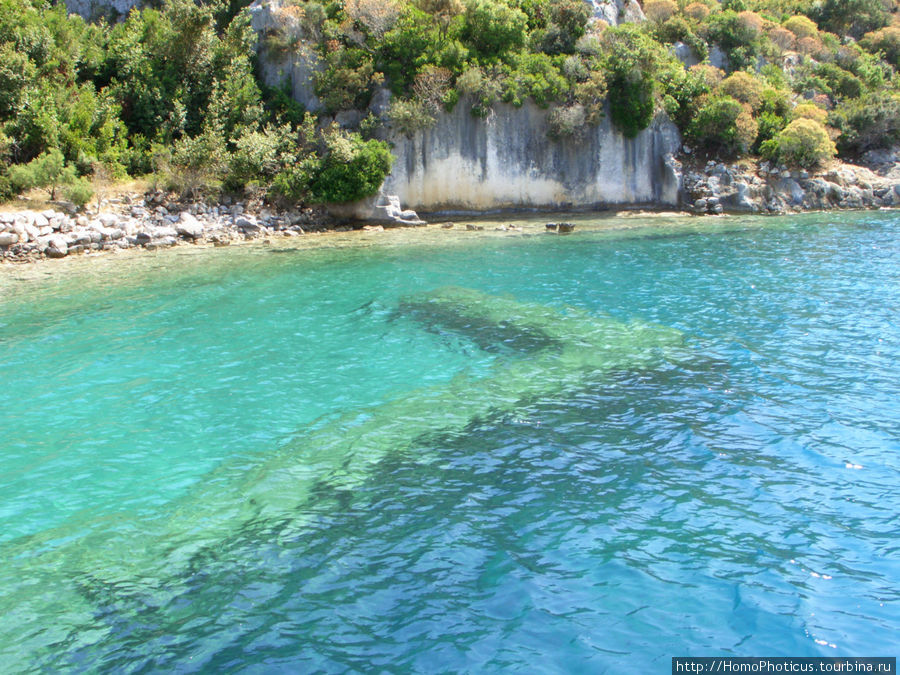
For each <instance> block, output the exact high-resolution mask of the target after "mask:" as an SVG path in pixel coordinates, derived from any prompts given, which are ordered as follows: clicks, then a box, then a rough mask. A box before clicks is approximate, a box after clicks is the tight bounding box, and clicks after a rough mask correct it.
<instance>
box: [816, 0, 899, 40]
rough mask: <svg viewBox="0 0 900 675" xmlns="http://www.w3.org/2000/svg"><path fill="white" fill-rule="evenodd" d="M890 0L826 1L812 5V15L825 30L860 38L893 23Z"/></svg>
mask: <svg viewBox="0 0 900 675" xmlns="http://www.w3.org/2000/svg"><path fill="white" fill-rule="evenodd" d="M892 6H893V2H890V0H824V2H822V3H821V4H819V5H811V14H812V17H813V18H814V19H815V20H816V22H817V23H818V24H819V26H821V27H822V28H823V29H824V30H827V31H830V32H832V33H836V34H837V35H851V36H853V37H855V38H859V37H860V36H862V35H863V33H868V32H869V31H873V30H878V29H879V28H883V27H884V26H887V25H888V24H889V23H890V22H891V14H890V10H891V8H892Z"/></svg>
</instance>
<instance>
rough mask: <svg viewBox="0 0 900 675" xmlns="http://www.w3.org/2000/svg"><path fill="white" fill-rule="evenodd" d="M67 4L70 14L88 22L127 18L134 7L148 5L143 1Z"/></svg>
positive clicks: (80, 0)
mask: <svg viewBox="0 0 900 675" xmlns="http://www.w3.org/2000/svg"><path fill="white" fill-rule="evenodd" d="M65 2H66V9H68V10H69V13H71V14H77V15H79V16H80V17H82V18H84V19H87V20H92V19H98V18H100V17H109V16H113V17H119V16H125V15H126V14H128V12H130V11H131V8H132V7H137V8H138V9H141V8H142V7H143V6H144V5H145V4H146V3H144V2H143V1H142V0H65Z"/></svg>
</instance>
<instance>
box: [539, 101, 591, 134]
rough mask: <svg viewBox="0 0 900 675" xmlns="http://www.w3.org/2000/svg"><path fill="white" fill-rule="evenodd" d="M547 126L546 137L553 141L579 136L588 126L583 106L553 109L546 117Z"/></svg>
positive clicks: (574, 105) (575, 105)
mask: <svg viewBox="0 0 900 675" xmlns="http://www.w3.org/2000/svg"><path fill="white" fill-rule="evenodd" d="M547 125H548V131H547V135H548V136H549V137H550V138H553V139H557V140H558V139H562V138H573V137H577V136H580V135H581V134H582V133H584V131H585V130H586V128H587V125H588V122H587V114H586V113H585V110H584V106H583V105H581V104H579V103H575V104H573V105H567V106H559V107H556V108H554V109H553V110H552V111H550V115H549V116H548V117H547Z"/></svg>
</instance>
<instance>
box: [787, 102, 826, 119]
mask: <svg viewBox="0 0 900 675" xmlns="http://www.w3.org/2000/svg"><path fill="white" fill-rule="evenodd" d="M791 119H795V120H799V119H806V120H812V121H814V122H818V123H819V124H825V120H826V119H828V112H827V111H825V110H822V108H820V107H819V106H817V105H814V104H812V103H800V104H798V105H797V106H796V107H795V108H794V109H793V110H792V111H791Z"/></svg>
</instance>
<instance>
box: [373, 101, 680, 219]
mask: <svg viewBox="0 0 900 675" xmlns="http://www.w3.org/2000/svg"><path fill="white" fill-rule="evenodd" d="M469 108H470V107H469V106H468V105H466V103H465V101H460V103H459V105H457V106H456V107H455V108H454V110H453V112H452V113H448V114H444V115H441V116H440V118H439V120H438V123H437V124H436V125H435V126H434V127H433V128H431V129H428V130H425V131H421V132H418V133H416V134H415V135H414V136H413V137H412V138H407V137H405V136H402V135H393V136H391V137H390V139H389V140H391V141H392V142H393V144H394V148H393V153H394V155H395V157H396V160H395V162H394V167H393V170H392V172H391V174H390V175H389V176H388V178H387V180H386V182H385V185H384V193H386V194H391V195H397V196H399V198H400V201H401V202H402V203H403V204H404V205H405V206H406V207H408V208H411V209H415V210H417V211H424V212H438V211H485V210H491V209H505V208H561V207H570V206H577V207H588V206H602V205H611V204H659V205H676V204H678V202H679V192H680V189H681V174H680V166H679V164H678V162H677V160H676V159H675V154H676V153H677V152H678V149H679V147H680V137H679V134H678V130H677V128H676V127H675V125H674V124H672V123H671V122H670V121H669V120H667V119H666V118H665V117H664V116H660V117H658V118H657V119H656V120H655V121H654V122H653V123H652V124H651V125H650V127H649V128H647V129H645V130H644V131H642V132H641V133H640V134H638V136H637V137H636V138H634V139H627V138H625V137H624V136H623V135H622V134H621V133H619V132H618V131H617V130H616V129H614V128H613V126H612V123H611V121H610V119H609V117H608V116H607V117H606V118H605V119H604V120H603V121H602V122H601V123H600V125H598V126H597V127H592V128H589V129H588V130H587V131H586V132H585V133H584V134H583V135H582V136H581V137H579V138H572V139H564V140H560V141H554V140H551V139H550V138H548V137H547V128H548V127H547V115H548V111H546V110H541V109H540V108H538V107H537V106H536V105H534V104H532V103H531V102H528V103H526V104H525V105H523V106H522V107H521V108H514V107H512V106H509V105H497V106H496V107H495V109H494V111H493V113H492V114H491V116H490V117H489V118H488V119H479V118H476V117H473V116H472V115H471V113H470V112H469Z"/></svg>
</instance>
